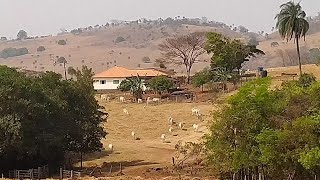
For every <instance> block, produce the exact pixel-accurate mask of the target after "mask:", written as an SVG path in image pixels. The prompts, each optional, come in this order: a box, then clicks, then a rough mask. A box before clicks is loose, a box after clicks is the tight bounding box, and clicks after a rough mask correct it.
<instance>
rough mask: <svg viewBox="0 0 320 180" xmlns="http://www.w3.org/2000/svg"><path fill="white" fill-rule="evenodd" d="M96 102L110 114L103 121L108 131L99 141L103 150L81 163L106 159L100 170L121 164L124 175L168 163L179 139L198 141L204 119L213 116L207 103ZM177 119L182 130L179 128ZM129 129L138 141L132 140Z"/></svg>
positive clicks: (99, 162) (89, 163)
mask: <svg viewBox="0 0 320 180" xmlns="http://www.w3.org/2000/svg"><path fill="white" fill-rule="evenodd" d="M99 103H100V104H101V105H103V106H104V107H105V108H106V111H107V112H108V113H109V118H108V122H107V123H105V124H104V126H105V128H106V130H107V132H108V133H109V134H108V135H107V137H106V139H103V141H102V142H103V144H104V148H105V151H103V152H100V153H95V154H93V155H90V156H89V157H87V159H86V161H85V162H84V166H85V167H92V166H96V165H98V166H101V165H102V164H103V163H104V162H106V163H105V164H106V166H105V168H104V169H103V171H108V172H109V169H110V166H111V164H112V166H113V169H112V171H117V170H119V166H120V163H121V165H122V169H123V172H124V174H126V175H137V176H138V175H141V174H143V173H144V172H146V170H147V169H149V168H154V167H167V166H171V164H172V157H173V155H174V153H175V145H176V144H177V143H178V141H183V142H200V141H201V138H202V136H203V135H204V134H205V133H206V132H207V122H208V121H209V120H211V119H212V118H211V117H212V116H211V115H210V113H211V111H212V110H213V107H214V106H213V105H212V104H210V103H173V102H170V103H168V102H164V103H160V104H159V105H149V106H147V105H146V103H143V104H137V103H120V102H117V101H112V102H109V103H107V102H105V101H103V100H99ZM192 108H198V109H200V112H201V114H203V121H200V120H198V119H197V117H196V116H192V112H191V109H192ZM123 109H127V110H128V112H129V115H127V114H124V113H123ZM169 117H172V118H173V120H174V122H176V124H175V125H172V128H173V132H172V133H170V132H169V128H170V125H169V122H168V118H169ZM180 122H182V123H183V128H182V129H179V127H178V124H179V123H180ZM193 124H198V125H199V130H198V132H195V131H194V129H193V128H192V126H193ZM132 131H134V132H135V134H136V138H137V139H139V140H134V139H133V137H132V136H131V132H132ZM161 134H165V135H166V142H162V140H161V138H160V137H161ZM109 144H112V145H113V147H114V151H113V152H111V151H110V150H109V148H108V145H109Z"/></svg>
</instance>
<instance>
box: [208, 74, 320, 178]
mask: <svg viewBox="0 0 320 180" xmlns="http://www.w3.org/2000/svg"><path fill="white" fill-rule="evenodd" d="M306 76H307V75H306ZM308 77H312V76H308ZM270 84H271V81H270V79H268V78H260V79H257V80H255V81H253V82H249V83H248V84H246V85H244V86H243V87H242V88H241V89H240V90H239V92H238V93H237V94H236V95H234V96H232V97H230V98H229V100H228V104H227V105H225V106H224V107H223V108H222V110H221V111H217V112H216V113H215V116H214V121H213V123H212V125H211V127H210V134H209V135H207V136H206V147H207V150H208V160H209V163H210V164H211V165H213V167H214V169H215V170H216V172H218V173H219V174H220V176H221V178H224V179H233V178H234V179H245V176H246V178H247V179H252V178H254V177H255V178H256V179H257V177H258V176H260V175H262V176H264V178H263V179H265V178H267V179H275V180H280V179H287V178H288V177H290V178H292V179H312V178H314V175H317V176H319V175H320V172H319V165H320V164H319V162H320V161H319V159H320V158H319V147H320V136H319V134H318V132H319V130H320V115H319V114H320V113H319V108H320V104H319V99H320V96H319V91H320V83H319V82H315V81H314V79H313V78H305V80H301V79H300V80H299V81H290V82H286V83H284V84H283V86H282V87H281V88H280V89H275V90H271V89H270V88H269V86H270ZM306 84H307V86H306ZM259 174H260V175H259Z"/></svg>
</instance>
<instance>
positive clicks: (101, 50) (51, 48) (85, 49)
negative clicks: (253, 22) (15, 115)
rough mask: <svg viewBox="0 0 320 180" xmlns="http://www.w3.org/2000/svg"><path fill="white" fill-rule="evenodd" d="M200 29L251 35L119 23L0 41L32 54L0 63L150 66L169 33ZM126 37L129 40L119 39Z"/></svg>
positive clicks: (1, 45)
mask: <svg viewBox="0 0 320 180" xmlns="http://www.w3.org/2000/svg"><path fill="white" fill-rule="evenodd" d="M196 31H208V32H209V31H216V32H220V33H223V34H225V35H227V36H230V37H233V38H244V39H245V38H248V36H247V35H243V34H241V33H238V32H235V31H232V30H230V29H228V28H226V27H211V26H197V25H184V24H183V25H179V26H170V25H163V26H138V25H136V26H131V25H130V26H129V25H127V26H119V27H108V28H101V29H98V28H97V29H93V30H90V31H84V32H83V33H81V34H79V35H73V34H71V33H68V34H64V35H59V36H53V37H46V38H39V39H30V40H22V41H7V42H0V50H3V49H5V48H8V47H14V48H20V47H26V48H27V49H28V50H29V54H27V55H23V56H19V57H11V58H7V59H0V63H1V64H4V65H8V66H11V67H19V68H25V69H30V70H37V71H47V70H54V71H56V72H59V73H62V72H63V67H62V65H59V64H58V65H57V66H54V65H53V59H54V58H56V56H63V57H65V58H66V59H67V61H68V66H72V67H81V66H82V65H87V66H89V67H92V68H93V69H94V71H95V72H100V71H103V70H105V69H107V68H109V67H112V66H114V65H119V66H125V67H129V68H138V67H141V68H147V67H154V66H158V65H157V64H155V62H156V59H157V58H159V57H161V54H160V51H159V50H158V45H159V44H160V43H161V42H163V41H164V40H165V39H166V38H167V37H172V36H174V35H177V34H188V33H191V32H196ZM119 37H123V38H124V39H125V41H123V42H118V43H116V41H117V38H119ZM62 39H63V40H66V41H67V44H66V45H58V44H57V41H59V40H62ZM39 46H44V47H45V48H46V50H45V51H44V52H41V53H40V52H37V48H38V47H39ZM143 57H149V58H150V60H151V62H149V63H145V62H143V61H142V58H143ZM202 59H204V60H206V61H207V62H203V63H198V64H195V66H194V69H193V71H194V72H195V71H198V70H199V69H202V68H203V67H205V66H208V64H209V63H208V62H209V59H210V58H209V57H208V56H206V55H205V56H203V57H202ZM168 68H174V69H175V70H176V72H178V73H184V69H183V67H177V66H170V65H169V67H168Z"/></svg>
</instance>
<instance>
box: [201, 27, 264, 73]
mask: <svg viewBox="0 0 320 180" xmlns="http://www.w3.org/2000/svg"><path fill="white" fill-rule="evenodd" d="M207 37H208V40H207V42H206V46H205V49H206V51H207V53H208V54H212V57H211V68H217V67H219V68H225V69H226V70H227V71H229V72H232V71H234V70H238V71H239V70H240V69H241V68H242V66H243V64H244V63H245V62H247V61H249V60H250V58H252V57H256V56H257V55H260V54H262V55H263V54H264V52H263V51H261V50H259V49H257V48H256V46H252V45H245V44H243V43H242V42H241V41H239V40H237V39H233V40H232V39H229V38H227V37H224V36H223V35H221V34H218V33H215V32H210V33H208V35H207Z"/></svg>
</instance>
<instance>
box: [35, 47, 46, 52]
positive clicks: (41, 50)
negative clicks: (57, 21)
mask: <svg viewBox="0 0 320 180" xmlns="http://www.w3.org/2000/svg"><path fill="white" fill-rule="evenodd" d="M45 50H46V48H45V47H44V46H39V47H38V48H37V52H43V51H45Z"/></svg>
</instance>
